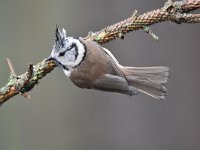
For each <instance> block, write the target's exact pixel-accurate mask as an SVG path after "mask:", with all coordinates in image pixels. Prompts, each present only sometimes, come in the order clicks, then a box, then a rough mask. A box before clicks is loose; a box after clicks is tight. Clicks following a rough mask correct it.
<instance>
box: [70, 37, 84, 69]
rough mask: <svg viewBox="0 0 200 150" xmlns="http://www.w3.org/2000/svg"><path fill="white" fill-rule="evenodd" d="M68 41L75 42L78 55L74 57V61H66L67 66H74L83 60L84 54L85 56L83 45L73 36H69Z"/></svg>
mask: <svg viewBox="0 0 200 150" xmlns="http://www.w3.org/2000/svg"><path fill="white" fill-rule="evenodd" d="M70 42H71V43H76V46H77V48H78V56H77V58H76V60H75V61H69V62H68V64H67V65H68V66H69V67H72V68H73V67H75V66H77V65H79V64H80V63H81V61H82V60H83V58H84V56H85V51H86V50H85V47H84V45H83V44H82V43H81V42H80V41H79V40H78V39H74V38H70ZM73 57H74V55H73Z"/></svg>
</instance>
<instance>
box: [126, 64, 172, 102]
mask: <svg viewBox="0 0 200 150" xmlns="http://www.w3.org/2000/svg"><path fill="white" fill-rule="evenodd" d="M122 70H123V73H124V74H125V76H126V78H127V80H128V82H129V84H130V85H132V86H133V87H135V88H137V89H138V91H140V92H142V93H145V94H147V95H150V96H152V97H153V98H156V99H161V100H163V99H165V96H166V92H167V90H166V87H165V83H166V82H167V79H168V75H169V73H168V72H169V68H168V67H163V66H158V67H123V69H122Z"/></svg>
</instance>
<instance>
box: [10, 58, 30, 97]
mask: <svg viewBox="0 0 200 150" xmlns="http://www.w3.org/2000/svg"><path fill="white" fill-rule="evenodd" d="M6 61H7V63H8V66H9V69H10V78H11V79H12V80H19V79H20V78H19V77H18V76H17V74H16V72H15V69H14V67H13V64H12V62H11V60H10V59H9V58H6ZM32 75H33V65H32V64H30V65H29V67H28V72H27V80H25V81H24V82H23V85H21V86H20V87H16V89H17V91H18V93H20V94H21V95H22V96H24V97H25V98H27V99H28V100H30V99H31V97H30V95H29V94H28V93H27V92H24V93H22V92H21V91H22V88H23V87H25V86H26V85H27V84H28V82H29V80H30V79H31V77H32Z"/></svg>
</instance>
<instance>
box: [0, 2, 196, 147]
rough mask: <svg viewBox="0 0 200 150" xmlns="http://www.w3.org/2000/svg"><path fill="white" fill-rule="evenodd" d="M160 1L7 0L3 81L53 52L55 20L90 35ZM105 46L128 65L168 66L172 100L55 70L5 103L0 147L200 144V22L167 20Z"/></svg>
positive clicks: (1, 11) (0, 66)
mask: <svg viewBox="0 0 200 150" xmlns="http://www.w3.org/2000/svg"><path fill="white" fill-rule="evenodd" d="M163 5H164V1H160V0H151V1H148V0H123V1H122V0H109V1H107V0H81V1H78V0H57V1H52V0H43V1H39V0H38V1H37V0H36V1H27V0H0V86H3V85H4V84H5V83H6V82H7V80H8V76H9V68H8V65H7V63H6V61H5V59H6V58H7V57H9V58H11V60H12V62H13V64H14V67H15V70H16V72H17V74H21V73H24V72H25V71H26V69H27V66H28V64H30V63H33V64H36V63H38V62H40V61H41V60H42V59H44V58H45V57H47V56H48V55H49V54H50V52H51V48H52V43H53V39H54V31H55V26H56V24H58V25H60V26H62V27H64V28H66V29H67V33H68V35H69V36H82V37H84V36H86V35H87V33H88V31H98V30H100V29H102V28H104V27H105V26H107V25H111V24H113V23H116V22H118V21H121V20H123V19H125V18H127V17H129V16H131V15H132V13H133V11H134V10H135V9H137V10H138V11H139V14H142V13H144V12H146V11H148V10H153V9H157V8H160V7H162V6H163ZM151 29H152V30H153V31H154V32H155V33H156V34H157V35H158V36H159V37H160V41H159V42H157V41H155V40H153V39H152V37H150V36H149V35H148V34H146V33H144V32H143V31H141V30H140V31H136V32H132V33H129V34H127V35H126V36H125V40H119V39H118V40H115V41H112V42H110V43H109V44H106V45H104V46H105V47H107V48H108V49H110V50H111V51H112V52H113V54H114V55H115V56H116V58H117V59H118V60H119V62H120V63H121V64H123V65H129V66H157V65H164V66H169V67H170V69H171V71H170V80H169V82H168V84H167V87H168V96H167V101H158V100H155V99H153V98H151V97H149V96H146V95H143V94H140V95H138V96H133V97H129V96H126V95H120V94H114V93H106V92H100V91H94V90H83V89H79V88H77V87H76V86H74V85H73V84H72V83H71V82H70V81H69V80H68V79H67V78H66V77H65V75H64V74H63V72H62V70H61V69H59V68H56V69H55V70H54V71H53V72H52V73H50V74H48V75H47V76H46V77H45V78H44V79H43V80H41V81H40V84H39V85H38V86H36V87H35V88H34V90H32V91H31V92H30V95H31V97H32V99H31V101H27V100H26V99H25V98H23V97H22V96H15V97H14V98H12V99H11V100H9V101H8V102H6V103H5V104H4V105H3V106H2V107H1V108H0V150H55V149H57V150H66V149H69V150H169V149H170V150H188V149H189V150H197V149H200V88H199V84H200V78H199V77H200V67H199V66H200V59H199V57H200V46H199V42H200V41H199V40H200V26H199V24H182V25H177V24H175V23H170V22H165V23H161V24H156V25H154V26H152V27H151Z"/></svg>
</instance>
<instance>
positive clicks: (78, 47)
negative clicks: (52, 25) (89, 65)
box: [51, 27, 86, 70]
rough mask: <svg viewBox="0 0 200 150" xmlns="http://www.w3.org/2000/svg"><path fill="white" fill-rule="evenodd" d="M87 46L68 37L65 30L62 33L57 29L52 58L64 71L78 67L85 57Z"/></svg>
mask: <svg viewBox="0 0 200 150" xmlns="http://www.w3.org/2000/svg"><path fill="white" fill-rule="evenodd" d="M85 52H86V49H85V46H84V44H83V43H82V42H81V41H80V40H79V39H77V38H73V37H67V36H66V31H65V29H64V28H63V29H62V32H61V31H60V29H59V28H58V27H57V28H56V37H55V43H54V45H53V49H52V53H51V57H52V58H53V59H55V60H56V61H57V62H58V64H59V65H60V66H62V67H63V69H64V70H70V69H73V68H74V67H77V66H78V65H79V64H80V63H81V62H82V60H83V59H84V57H85Z"/></svg>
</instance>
